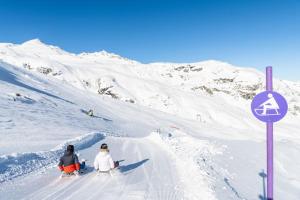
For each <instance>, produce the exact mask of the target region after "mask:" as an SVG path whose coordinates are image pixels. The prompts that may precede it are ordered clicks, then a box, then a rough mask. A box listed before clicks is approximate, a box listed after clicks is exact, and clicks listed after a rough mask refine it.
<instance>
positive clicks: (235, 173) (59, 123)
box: [0, 40, 300, 200]
mask: <svg viewBox="0 0 300 200" xmlns="http://www.w3.org/2000/svg"><path fill="white" fill-rule="evenodd" d="M0 47H1V48H0V91H1V93H0V136H1V139H0V147H1V148H0V199H1V200H2V199H3V200H8V199H9V200H11V199H12V200H14V199H16V200H19V199H30V200H31V199H49V200H50V199H51V200H52V199H80V200H81V199H107V200H113V199H122V200H135V199H140V200H178V199H180V200H182V199H184V200H241V199H243V200H252V199H264V196H265V187H264V181H265V178H264V177H265V135H264V131H265V127H264V124H262V123H259V122H257V120H256V119H254V117H253V116H252V115H251V113H250V112H251V111H250V103H251V101H250V100H247V99H244V98H243V97H245V96H243V95H246V97H247V94H250V92H251V91H254V92H259V91H260V90H263V88H262V86H259V85H260V84H262V83H261V82H260V81H262V80H263V74H261V73H260V72H257V71H255V70H252V69H241V68H237V67H234V66H231V65H229V64H224V63H221V62H217V61H207V62H202V63H194V64H168V63H154V64H148V65H146V64H140V63H138V62H136V61H131V60H128V59H125V58H122V57H120V56H117V55H114V54H109V53H107V52H99V53H94V54H87V53H85V54H80V55H74V54H70V53H67V52H64V51H63V50H61V49H59V48H57V47H53V46H48V45H45V44H43V43H41V42H40V41H38V40H33V41H29V42H27V43H24V44H21V45H13V44H1V45H0ZM24 63H26V65H23V64H24ZM29 63H30V66H31V67H28V64H29ZM41 66H43V67H51V68H53V71H52V72H53V73H54V72H55V73H56V72H57V73H58V72H59V71H60V72H59V73H58V74H60V75H57V74H55V75H50V74H47V73H46V74H45V73H44V71H43V73H41V71H38V70H35V69H34V67H41ZM81 66H82V68H81ZM32 68H33V69H32ZM200 68H201V70H200ZM174 69H175V70H174ZM193 69H194V71H193ZM180 70H181V71H180ZM184 70H186V71H184ZM168 73H169V74H168ZM231 75H234V76H235V79H234V80H233V79H232V77H231ZM182 76H183V78H182ZM166 77H167V78H166ZM255 77H258V78H255ZM242 79H245V82H243V81H242ZM83 80H84V81H83ZM166 80H167V81H166ZM199 80H201V81H203V83H201V82H200V83H199ZM209 80H215V81H213V82H209ZM95 81H96V83H95ZM220 82H222V84H220ZM275 83H277V87H278V88H277V89H278V90H279V92H280V93H283V94H284V95H285V96H286V97H287V99H288V102H289V108H290V110H289V113H288V115H287V117H286V119H284V120H283V121H282V122H280V124H278V125H277V124H276V125H275V130H276V132H275V197H274V198H276V199H289V200H297V199H299V196H300V172H299V170H298V168H299V166H300V160H299V159H298V156H299V153H300V146H299V144H300V132H299V130H300V129H299V128H300V126H299V124H298V122H299V115H300V110H298V106H299V96H300V89H299V88H300V85H299V83H293V82H288V81H281V80H276V81H275ZM214 84H215V85H214ZM224 84H225V86H224ZM226 84H228V85H226ZM197 85H198V86H197ZM203 85H205V87H203ZM238 85H240V88H237V86H238ZM97 87H99V88H97ZM188 88H194V89H192V90H191V89H188ZM228 88H229V89H228ZM255 88H256V89H255ZM225 89H228V91H224V90H225ZM242 89H244V90H243V91H242ZM254 89H255V90H254ZM97 90H100V91H98V92H97ZM200 91H201V92H200ZM229 92H230V93H229ZM247 92H248V93H247ZM239 95H241V96H242V97H241V96H239ZM250 95H251V94H250ZM89 109H93V111H94V115H95V116H94V117H90V116H88V115H86V114H85V112H83V111H87V110H89ZM104 142H105V143H107V144H108V145H109V149H110V152H111V155H112V157H113V159H114V160H119V161H121V162H120V167H119V169H118V170H115V171H113V173H112V175H105V174H104V175H103V174H100V175H98V174H97V173H96V172H95V171H94V170H93V161H94V158H95V156H96V154H97V152H98V151H99V147H100V145H101V144H102V143H104ZM68 144H74V145H75V151H76V153H77V154H78V155H79V159H86V160H87V161H86V164H87V170H86V172H85V173H83V174H81V175H80V176H78V177H66V178H63V179H61V178H59V176H60V172H59V170H58V168H57V164H58V160H59V157H60V156H62V154H63V152H64V150H65V148H66V146H67V145H68Z"/></svg>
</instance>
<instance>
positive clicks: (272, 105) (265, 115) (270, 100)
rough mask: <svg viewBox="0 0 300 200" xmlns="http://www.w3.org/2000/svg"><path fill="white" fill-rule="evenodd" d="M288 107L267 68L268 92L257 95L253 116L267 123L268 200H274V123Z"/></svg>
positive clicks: (253, 104)
mask: <svg viewBox="0 0 300 200" xmlns="http://www.w3.org/2000/svg"><path fill="white" fill-rule="evenodd" d="M287 109H288V105H287V102H286V100H285V98H284V97H283V96H281V95H280V94H279V93H277V92H274V91H273V78H272V67H267V68H266V91H265V92H262V93H259V94H257V95H256V96H255V97H254V99H253V101H252V103H251V110H252V113H253V115H254V116H255V117H256V118H257V119H259V120H260V121H263V122H266V123H267V199H268V200H273V122H277V121H279V120H281V119H282V118H283V117H284V116H285V115H286V113H287Z"/></svg>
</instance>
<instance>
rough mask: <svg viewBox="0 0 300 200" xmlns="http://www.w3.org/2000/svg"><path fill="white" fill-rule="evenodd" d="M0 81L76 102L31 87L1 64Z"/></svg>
mask: <svg viewBox="0 0 300 200" xmlns="http://www.w3.org/2000/svg"><path fill="white" fill-rule="evenodd" d="M0 81H4V82H7V83H10V84H13V85H16V86H19V87H22V88H25V89H28V90H32V91H34V92H38V93H40V94H44V95H47V96H49V97H53V98H55V99H59V100H62V101H65V102H68V103H71V104H74V103H72V102H71V101H68V100H66V99H63V98H61V97H58V96H55V95H53V94H50V93H48V92H45V91H42V90H39V89H37V88H34V87H31V86H29V85H26V84H24V83H22V82H20V81H18V79H17V77H16V75H15V74H14V73H13V72H11V71H8V70H7V69H5V68H3V67H2V66H0Z"/></svg>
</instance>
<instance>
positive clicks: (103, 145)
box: [100, 143, 108, 149]
mask: <svg viewBox="0 0 300 200" xmlns="http://www.w3.org/2000/svg"><path fill="white" fill-rule="evenodd" d="M100 149H108V146H107V144H105V143H103V144H101V147H100Z"/></svg>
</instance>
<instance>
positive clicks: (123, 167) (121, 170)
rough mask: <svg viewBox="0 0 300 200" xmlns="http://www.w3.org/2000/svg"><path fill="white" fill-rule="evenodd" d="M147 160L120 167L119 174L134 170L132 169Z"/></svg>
mask: <svg viewBox="0 0 300 200" xmlns="http://www.w3.org/2000/svg"><path fill="white" fill-rule="evenodd" d="M148 160H149V159H144V160H141V161H139V162H136V163H132V164H129V165H123V166H120V172H122V173H125V172H128V171H131V170H134V169H136V168H138V167H140V166H141V165H143V164H144V163H146V162H147V161H148Z"/></svg>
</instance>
